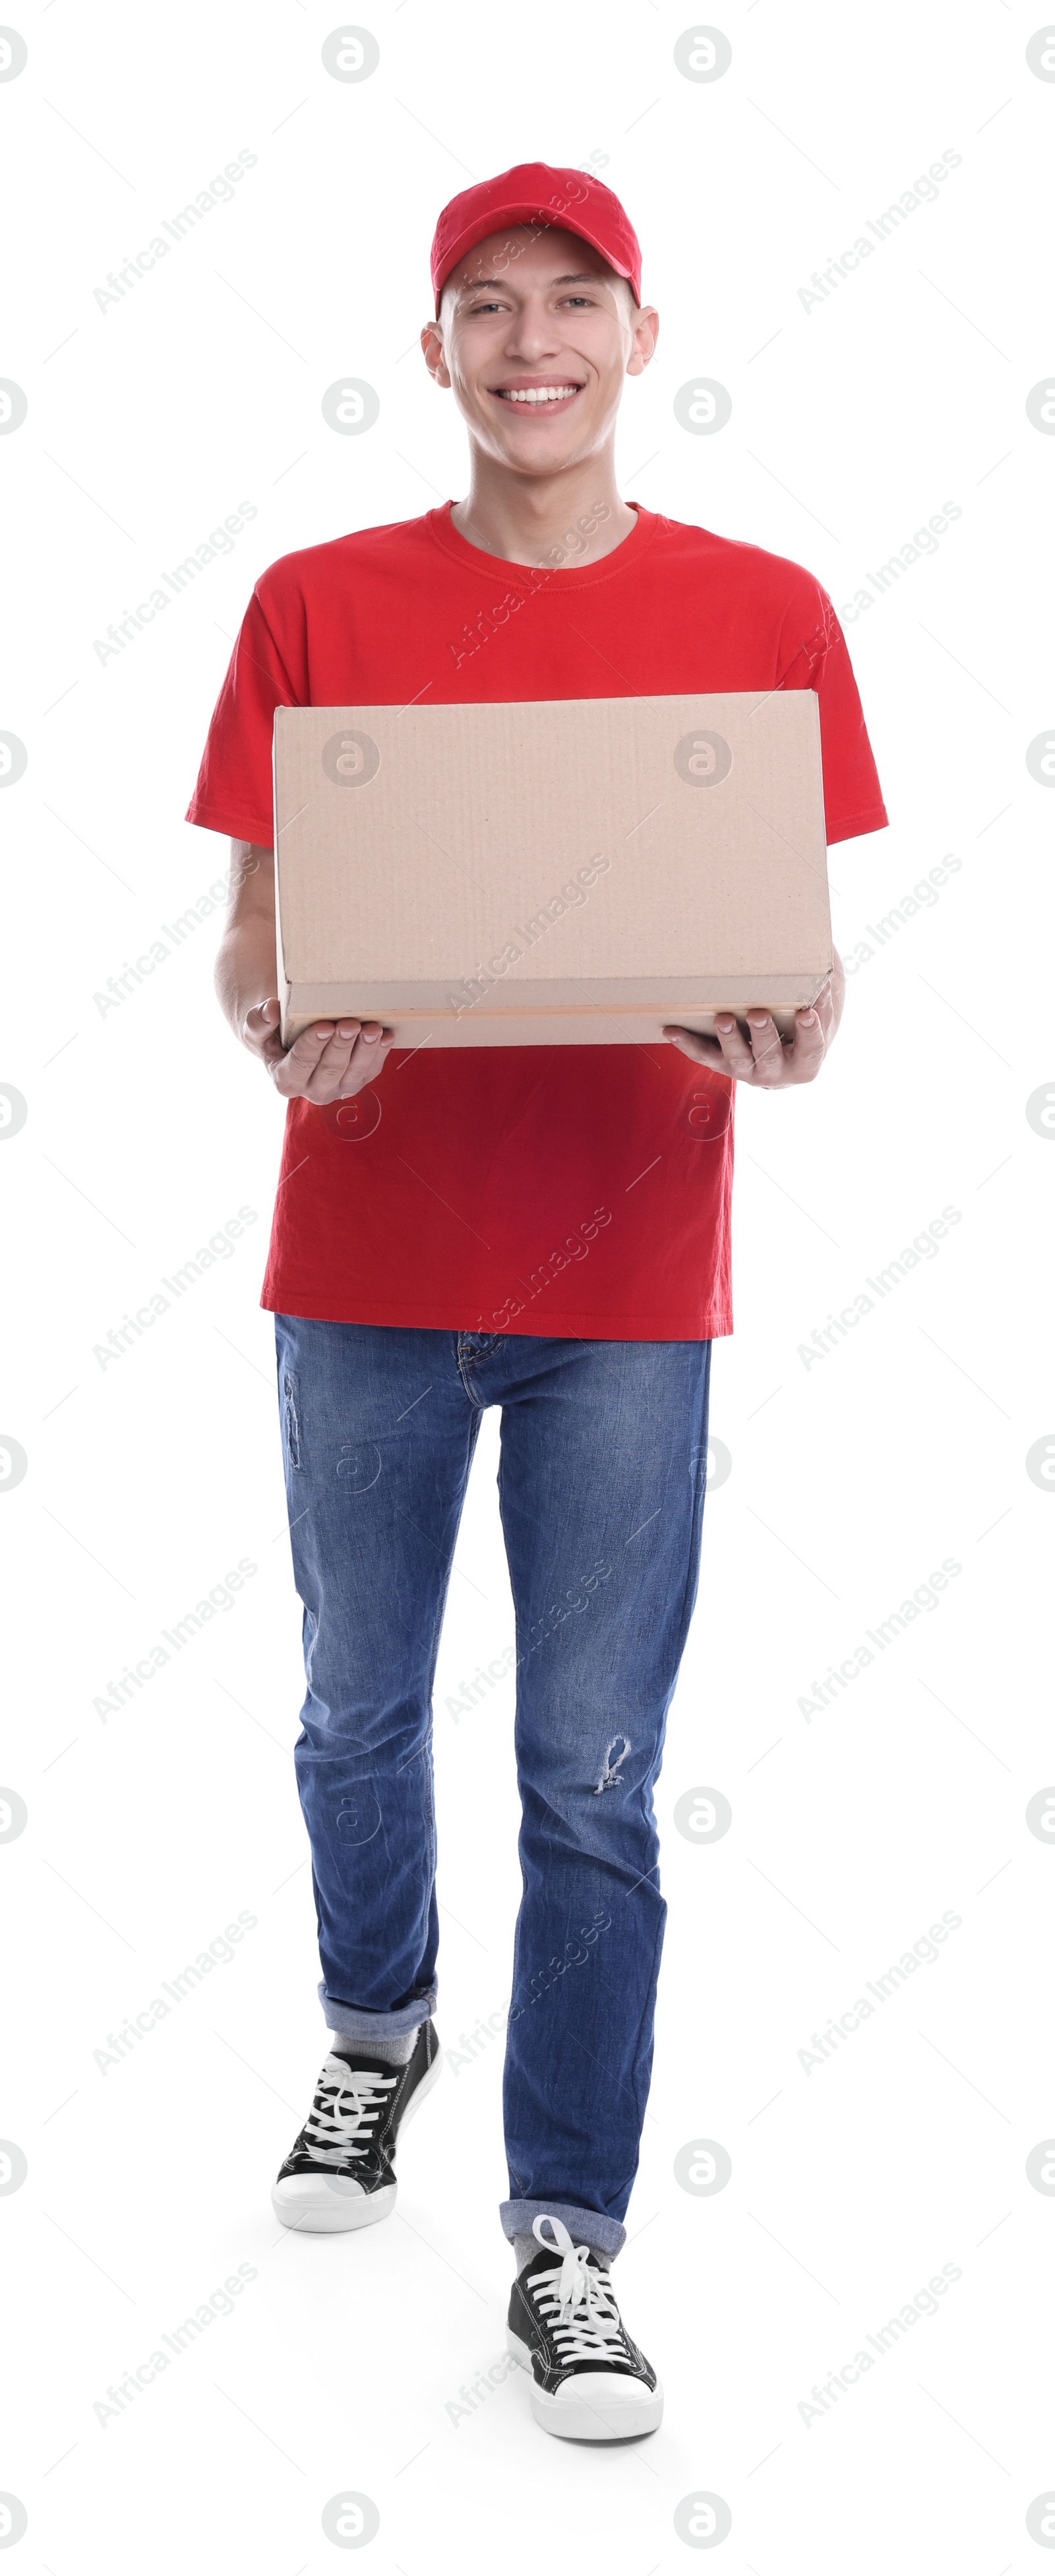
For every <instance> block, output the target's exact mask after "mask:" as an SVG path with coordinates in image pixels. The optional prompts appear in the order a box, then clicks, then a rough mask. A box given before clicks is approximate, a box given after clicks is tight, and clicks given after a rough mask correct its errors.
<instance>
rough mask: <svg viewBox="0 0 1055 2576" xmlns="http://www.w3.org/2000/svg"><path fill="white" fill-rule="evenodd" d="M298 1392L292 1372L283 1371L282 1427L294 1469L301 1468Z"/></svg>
mask: <svg viewBox="0 0 1055 2576" xmlns="http://www.w3.org/2000/svg"><path fill="white" fill-rule="evenodd" d="M298 1391H299V1390H298V1387H297V1381H296V1378H295V1377H294V1375H293V1373H292V1370H290V1369H283V1372H282V1427H283V1433H284V1436H285V1442H286V1456H287V1458H288V1460H289V1463H290V1466H291V1467H293V1468H299V1466H300V1417H299V1414H298V1412H297V1396H298Z"/></svg>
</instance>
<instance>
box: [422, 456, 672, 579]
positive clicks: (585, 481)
mask: <svg viewBox="0 0 1055 2576" xmlns="http://www.w3.org/2000/svg"><path fill="white" fill-rule="evenodd" d="M601 512H603V514H604V515H603V516H601V515H599V514H600V513H601ZM451 519H452V521H453V524H454V526H455V527H456V528H457V530H458V533H459V536H462V537H465V538H466V539H467V541H468V543H469V545H471V546H479V548H480V550H481V552H482V553H483V554H487V555H500V556H501V557H502V558H503V560H504V561H505V562H506V563H522V564H546V565H548V566H549V568H550V570H551V571H555V572H556V571H560V570H562V569H565V570H566V569H570V568H571V567H572V566H574V565H577V564H585V563H596V562H597V561H598V560H599V559H600V557H601V556H602V555H610V554H612V553H613V552H614V550H615V548H616V546H621V545H622V543H623V541H624V538H626V537H628V536H629V535H630V533H631V530H632V529H633V528H635V527H636V526H637V514H636V512H635V511H634V510H631V509H630V508H629V507H628V505H627V503H626V502H625V501H621V500H620V498H619V494H618V492H617V490H616V482H615V457H614V453H613V443H612V442H609V444H608V445H607V446H606V447H604V448H602V449H599V450H598V452H597V454H596V455H594V456H588V457H584V458H583V459H582V461H581V463H577V464H575V465H566V466H563V467H562V468H561V471H560V472H559V473H556V474H546V475H527V474H515V473H513V472H511V470H510V468H509V466H508V465H504V464H502V463H501V462H500V461H499V459H498V458H497V457H494V456H488V455H486V454H485V453H484V452H483V451H482V450H481V449H480V448H478V447H476V446H474V447H473V449H472V475H471V480H470V485H469V495H468V499H467V500H465V501H456V502H455V504H454V507H453V509H452V511H451ZM581 520H584V521H585V522H586V525H585V527H580V525H579V522H580V521H581ZM591 520H592V521H593V526H592V528H591V526H590V521H591ZM558 550H559V551H558Z"/></svg>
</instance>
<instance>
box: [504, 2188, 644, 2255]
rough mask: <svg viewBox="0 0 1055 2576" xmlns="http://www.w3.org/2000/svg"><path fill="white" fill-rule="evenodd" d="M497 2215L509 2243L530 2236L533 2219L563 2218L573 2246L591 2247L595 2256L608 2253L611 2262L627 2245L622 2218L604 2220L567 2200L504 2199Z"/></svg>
mask: <svg viewBox="0 0 1055 2576" xmlns="http://www.w3.org/2000/svg"><path fill="white" fill-rule="evenodd" d="M498 2215H499V2217H500V2219H501V2221H502V2233H503V2235H504V2236H508V2238H509V2242H510V2244H512V2242H513V2238H514V2237H515V2236H530V2235H531V2233H532V2224H531V2223H532V2220H533V2219H535V2218H562V2219H563V2221H564V2224H565V2227H566V2228H567V2230H568V2234H569V2236H570V2237H571V2240H572V2243H573V2245H590V2246H592V2247H593V2249H594V2251H595V2253H598V2254H607V2256H608V2258H609V2261H610V2262H614V2260H615V2257H616V2255H617V2254H621V2253H622V2250H623V2247H624V2245H625V2244H626V2229H625V2227H624V2226H623V2224H622V2221H621V2219H618V2218H606V2217H605V2216H604V2214H603V2211H601V2210H598V2209H576V2207H575V2205H574V2203H573V2202H572V2201H570V2200H503V2201H501V2202H500V2203H499V2209H498ZM536 2242H537V2239H536Z"/></svg>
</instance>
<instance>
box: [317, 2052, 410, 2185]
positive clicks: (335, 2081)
mask: <svg viewBox="0 0 1055 2576" xmlns="http://www.w3.org/2000/svg"><path fill="white" fill-rule="evenodd" d="M398 2082H399V2076H398V2074H397V2075H377V2074H375V2073H374V2072H373V2071H371V2072H369V2073H367V2072H365V2071H364V2070H362V2069H355V2068H352V2067H350V2066H345V2065H344V2064H343V2063H342V2060H341V2059H340V2058H339V2057H328V2058H327V2060H326V2064H325V2066H324V2067H323V2070H322V2074H321V2075H320V2077H319V2082H318V2088H317V2090H316V2094H315V2100H314V2102H313V2103H312V2106H311V2110H310V2111H309V2113H308V2117H307V2119H306V2121H305V2123H304V2139H305V2144H306V2145H307V2146H308V2147H309V2148H310V2151H311V2154H312V2156H313V2158H314V2160H315V2162H316V2164H320V2165H339V2164H344V2163H345V2162H346V2161H347V2159H348V2158H349V2157H356V2156H365V2155H366V2154H367V2152H368V2149H369V2147H370V2146H371V2145H372V2143H373V2141H372V2139H371V2138H370V2135H369V2132H370V2129H371V2128H372V2126H373V2123H374V2121H375V2120H377V2119H379V2118H380V2115H381V2113H382V2111H383V2110H384V2108H385V2095H386V2094H387V2093H391V2092H392V2091H393V2089H394V2087H395V2086H396V2085H397V2084H398ZM364 2138H365V2140H366V2144H365V2145H363V2144H360V2143H357V2141H361V2140H363V2139H364Z"/></svg>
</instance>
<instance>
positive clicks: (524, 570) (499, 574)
mask: <svg viewBox="0 0 1055 2576" xmlns="http://www.w3.org/2000/svg"><path fill="white" fill-rule="evenodd" d="M627 507H628V508H629V509H631V510H636V511H637V526H636V527H635V528H631V529H630V531H629V534H628V535H627V536H625V537H624V538H623V539H622V541H621V543H620V544H619V545H618V546H613V548H612V551H611V553H610V554H607V555H601V556H600V558H599V559H598V561H597V562H596V563H589V564H569V565H567V566H566V567H562V568H560V569H557V568H556V567H555V566H552V565H546V564H537V565H536V564H522V563H510V562H509V561H508V560H507V558H506V557H505V556H504V555H491V554H487V553H486V552H485V551H484V549H483V547H482V546H472V545H470V543H469V540H468V538H467V537H463V536H462V533H461V530H460V529H459V528H456V527H455V526H454V524H453V522H452V519H451V511H452V510H453V508H454V503H453V501H444V502H443V503H442V504H441V506H440V508H439V509H437V510H428V511H426V514H425V524H426V526H427V528H428V530H429V533H430V535H431V536H432V538H433V540H434V542H435V544H436V545H438V546H439V548H440V551H441V553H442V554H445V555H451V556H453V559H454V561H455V562H456V563H459V564H461V565H462V567H463V569H464V570H466V571H473V572H475V573H477V574H478V575H480V576H482V577H483V578H484V579H488V578H489V579H490V580H492V581H501V582H504V583H506V584H508V583H509V582H516V581H534V580H536V579H537V578H538V575H539V574H540V573H545V574H547V575H548V576H549V578H550V579H551V580H552V581H553V583H554V584H555V585H556V586H559V587H560V588H561V589H572V588H576V589H583V590H584V589H586V588H588V586H589V584H590V583H591V582H598V581H612V580H614V579H615V576H616V575H617V574H618V573H621V572H623V571H626V570H628V569H629V570H632V569H633V567H634V565H635V564H637V563H639V562H640V560H641V556H642V554H643V553H644V551H645V548H646V547H647V546H648V545H649V544H650V543H651V540H652V537H653V535H654V534H655V530H656V528H657V526H658V524H659V523H658V520H657V519H656V516H655V513H654V512H653V511H652V510H646V509H645V508H644V506H643V504H642V503H641V502H640V501H630V502H628V504H627Z"/></svg>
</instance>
